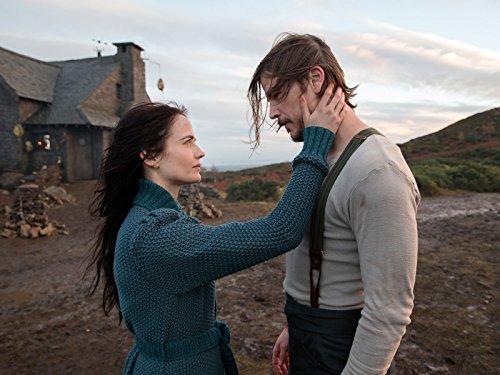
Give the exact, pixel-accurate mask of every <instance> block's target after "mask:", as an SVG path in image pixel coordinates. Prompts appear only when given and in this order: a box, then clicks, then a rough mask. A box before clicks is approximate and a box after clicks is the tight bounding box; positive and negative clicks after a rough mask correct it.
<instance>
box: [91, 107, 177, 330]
mask: <svg viewBox="0 0 500 375" xmlns="http://www.w3.org/2000/svg"><path fill="white" fill-rule="evenodd" d="M178 115H184V116H185V115H186V109H185V108H184V107H179V106H177V105H176V104H175V103H171V105H167V104H161V103H145V104H140V105H137V106H135V107H133V108H132V109H130V110H129V111H128V112H126V113H125V115H124V116H123V117H122V118H121V119H120V121H119V122H118V125H117V126H116V128H115V130H114V133H113V139H112V142H111V145H110V146H109V147H108V148H107V149H106V151H105V155H104V157H103V160H102V164H101V170H100V173H99V180H98V183H97V187H96V190H95V191H94V198H93V200H92V203H91V204H90V207H89V212H90V214H91V215H92V216H94V217H98V218H101V219H102V222H101V224H100V225H99V227H98V229H97V239H96V241H95V243H94V244H93V246H92V249H91V253H90V260H89V264H88V266H87V269H86V271H85V274H87V273H88V272H89V271H90V270H91V269H92V268H94V267H95V268H96V273H95V275H94V277H93V279H92V283H91V285H90V288H89V292H88V294H89V295H93V294H94V293H95V291H96V289H97V286H98V285H99V282H100V281H101V276H103V278H104V291H103V295H102V308H103V310H104V314H105V315H108V314H109V312H110V311H111V310H112V309H113V307H114V306H115V305H116V306H118V309H120V303H119V300H118V290H117V288H116V283H115V278H114V273H113V261H114V258H115V245H116V239H117V235H118V230H119V229H120V227H121V225H122V224H123V221H124V220H125V217H126V216H127V214H128V212H129V210H130V208H131V207H132V202H133V200H134V197H135V195H136V194H137V181H138V180H139V179H140V178H142V176H143V168H142V163H143V160H142V159H141V152H143V155H145V157H147V158H153V157H155V156H157V155H159V154H160V153H161V152H162V151H163V147H164V144H165V139H166V138H167V137H168V134H169V130H170V126H171V125H172V123H173V122H174V120H175V117H176V116H178ZM119 317H120V321H121V312H120V311H119Z"/></svg>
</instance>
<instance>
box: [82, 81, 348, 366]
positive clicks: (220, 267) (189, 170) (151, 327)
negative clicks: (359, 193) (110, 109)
mask: <svg viewBox="0 0 500 375" xmlns="http://www.w3.org/2000/svg"><path fill="white" fill-rule="evenodd" d="M332 91H333V87H329V88H328V89H327V91H326V92H325V95H324V96H323V98H322V99H321V101H320V103H319V104H318V106H317V108H316V109H315V111H314V112H313V113H312V114H311V113H309V110H308V107H307V103H306V101H305V99H303V98H302V99H301V101H300V106H301V110H302V113H303V120H304V124H305V126H306V129H305V130H304V139H305V140H304V146H303V149H302V151H301V153H300V154H299V155H298V156H297V157H296V158H295V160H294V162H293V164H292V165H293V168H294V172H293V175H292V178H291V180H290V183H289V185H288V188H287V190H286V192H285V194H284V195H283V198H282V199H281V201H280V202H279V203H278V205H277V206H276V208H275V209H274V210H273V211H272V212H271V213H270V214H269V215H268V216H266V217H263V218H261V219H258V220H252V221H248V222H245V223H227V224H223V225H220V226H208V225H204V224H202V223H200V222H199V221H198V220H197V219H195V218H192V217H189V216H187V215H186V214H185V213H184V212H183V211H182V210H181V209H180V206H179V204H178V203H177V201H176V200H175V199H176V197H177V193H178V191H179V188H180V186H181V185H183V184H190V183H194V182H198V181H200V179H201V176H200V159H201V158H202V157H203V156H204V155H205V154H204V152H203V151H202V150H201V149H200V148H199V147H198V146H197V145H196V138H195V136H194V132H193V129H192V127H191V124H190V122H189V120H188V119H187V117H186V113H185V110H184V109H183V108H177V107H173V106H168V105H165V104H144V105H140V106H137V107H135V108H132V109H131V110H130V111H128V112H127V113H126V114H125V115H124V116H123V118H122V119H121V120H120V122H119V123H118V125H117V127H116V129H115V133H114V138H113V141H112V144H111V146H110V147H109V148H108V150H107V153H106V156H105V158H104V161H103V166H102V170H101V176H100V187H99V189H98V190H97V191H96V197H95V201H94V209H93V213H94V214H96V215H97V216H100V217H103V218H104V222H103V224H102V226H101V228H100V232H99V236H98V239H97V241H96V244H95V246H94V254H93V256H94V257H93V261H92V262H91V264H90V265H89V267H92V266H93V265H95V266H96V267H97V273H96V276H95V278H94V282H93V289H92V293H93V292H94V291H95V288H96V287H97V284H98V283H99V280H100V276H101V274H103V275H104V277H105V285H104V294H103V308H104V311H105V313H106V314H107V313H108V312H109V311H110V310H111V309H112V308H113V307H114V306H115V305H116V306H118V308H119V311H120V319H121V318H122V316H123V318H124V319H125V323H126V326H127V328H128V329H129V330H130V331H131V332H132V333H134V335H135V336H136V342H135V344H134V346H133V348H132V349H131V351H130V353H129V355H128V357H127V362H126V364H125V368H124V370H123V373H124V374H223V373H224V372H225V373H226V374H237V369H236V364H235V362H234V358H233V356H232V353H231V350H230V348H229V331H228V329H227V327H226V326H225V324H224V323H221V322H218V321H216V320H215V286H214V285H215V283H214V280H216V279H219V278H221V277H224V276H226V275H229V274H232V273H235V272H238V271H240V270H243V269H245V268H247V267H250V266H253V265H255V264H257V263H260V262H263V261H265V260H268V259H271V258H273V257H275V256H278V255H280V254H283V253H284V252H286V251H288V250H291V249H293V248H294V247H296V246H297V245H298V244H299V242H300V240H301V239H302V236H303V234H304V230H305V228H306V225H307V222H308V220H309V216H310V214H311V212H312V209H313V205H314V201H315V199H316V196H317V194H318V193H319V190H320V186H321V182H322V180H323V178H324V176H325V174H326V172H327V164H326V156H327V153H328V150H329V149H330V146H331V142H332V141H333V138H334V132H335V131H336V130H337V129H338V126H339V124H340V122H341V117H342V115H341V113H342V109H343V105H344V103H343V99H342V95H341V93H340V91H338V92H337V93H336V95H335V96H334V97H333V99H331V95H332ZM318 124H321V126H323V124H325V125H324V126H325V127H321V126H320V125H318ZM326 124H329V125H326ZM309 125H316V126H311V127H309ZM327 126H328V127H329V129H330V130H328V128H327Z"/></svg>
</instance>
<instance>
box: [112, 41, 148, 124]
mask: <svg viewBox="0 0 500 375" xmlns="http://www.w3.org/2000/svg"><path fill="white" fill-rule="evenodd" d="M113 44H114V45H115V46H116V48H117V52H116V55H115V61H117V62H119V63H120V67H121V76H120V78H121V82H118V84H121V101H122V104H121V106H120V110H119V112H120V113H119V115H121V114H122V113H123V112H125V111H127V110H128V109H129V108H130V107H131V106H133V105H134V104H136V103H140V102H144V101H149V97H148V96H147V94H146V78H145V68H144V61H143V60H142V58H141V52H142V51H144V50H143V49H142V48H141V47H140V46H138V45H137V44H135V43H132V42H125V43H113Z"/></svg>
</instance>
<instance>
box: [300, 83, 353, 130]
mask: <svg viewBox="0 0 500 375" xmlns="http://www.w3.org/2000/svg"><path fill="white" fill-rule="evenodd" d="M333 88H334V85H333V83H331V84H330V85H328V87H327V88H326V90H325V93H324V94H323V96H322V97H321V100H320V101H319V103H318V106H317V107H316V108H315V109H314V111H313V112H312V113H310V112H309V106H308V104H307V100H306V98H305V97H304V96H303V95H302V96H301V97H300V98H299V103H300V109H301V110H302V119H303V121H304V126H305V127H308V126H321V127H323V128H327V129H329V130H331V131H332V132H333V133H337V130H338V129H339V126H340V124H341V123H342V121H343V120H344V116H345V113H346V111H345V101H344V93H343V92H342V90H341V89H340V87H338V88H337V90H336V91H335V95H333V96H332V93H333Z"/></svg>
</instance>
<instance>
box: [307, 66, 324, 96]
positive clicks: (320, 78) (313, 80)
mask: <svg viewBox="0 0 500 375" xmlns="http://www.w3.org/2000/svg"><path fill="white" fill-rule="evenodd" d="M323 82H325V72H324V70H323V68H322V67H321V66H319V65H316V66H314V67H312V68H311V70H310V71H309V83H310V84H311V87H312V89H313V91H314V93H315V94H316V95H319V94H320V93H321V88H322V87H323Z"/></svg>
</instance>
